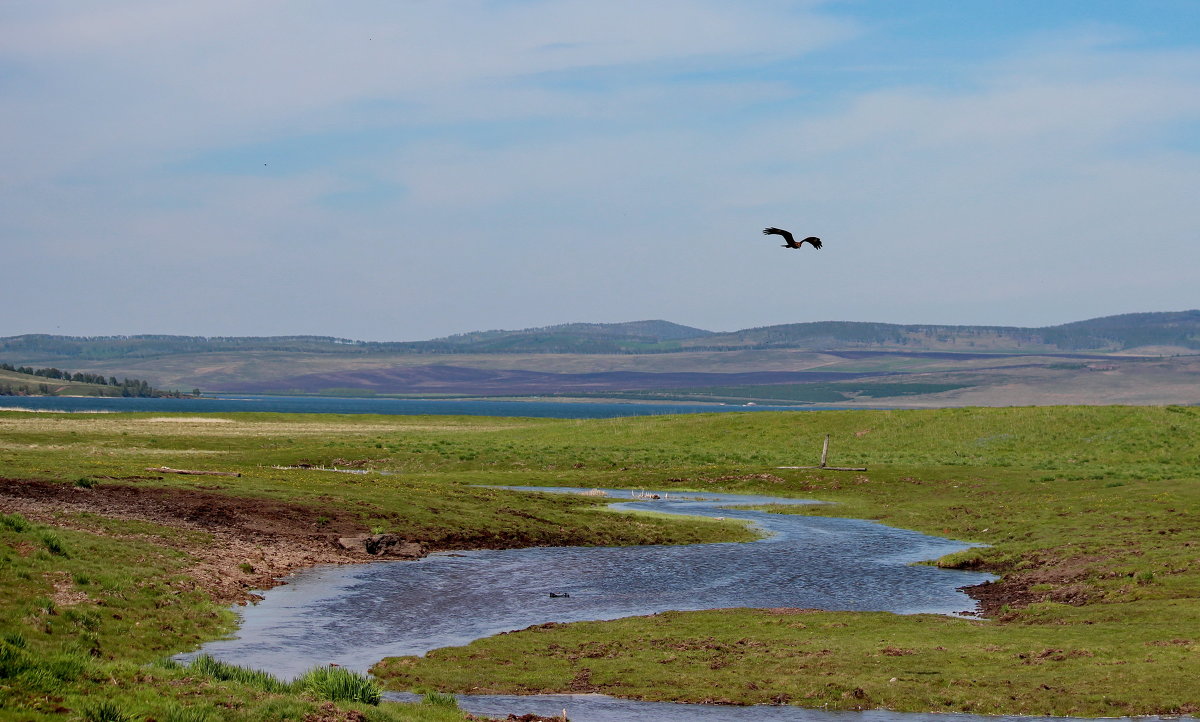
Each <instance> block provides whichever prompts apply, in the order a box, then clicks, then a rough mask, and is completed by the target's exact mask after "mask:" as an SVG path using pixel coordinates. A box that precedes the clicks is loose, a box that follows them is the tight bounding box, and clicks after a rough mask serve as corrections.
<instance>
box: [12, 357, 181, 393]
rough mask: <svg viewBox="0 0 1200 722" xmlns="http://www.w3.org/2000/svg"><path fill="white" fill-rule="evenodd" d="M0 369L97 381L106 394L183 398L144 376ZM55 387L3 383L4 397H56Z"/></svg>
mask: <svg viewBox="0 0 1200 722" xmlns="http://www.w3.org/2000/svg"><path fill="white" fill-rule="evenodd" d="M0 369H3V370H5V371H12V372H14V373H18V374H27V375H29V376H37V377H41V378H45V379H54V380H57V381H70V382H73V383H82V384H96V385H99V386H107V387H109V388H108V389H106V390H105V391H106V393H102V394H101V395H103V396H129V397H139V398H148V397H160V396H173V397H180V396H182V395H183V394H181V393H180V392H178V391H163V390H162V389H156V388H154V387H153V386H151V385H150V382H148V381H146V380H144V379H131V378H123V379H118V378H117V377H116V376H108V377H105V376H103V375H102V374H93V373H88V372H86V371H79V372H76V373H71V372H70V371H67V370H65V369H58V368H54V367H49V368H44V369H35V368H32V367H30V366H13V365H12V364H8V363H0ZM54 393H55V392H54V388H53V387H52V386H51V385H50V384H48V383H44V382H42V383H38V385H37V389H36V391H35V390H34V388H33V387H31V386H30V385H29V384H20V385H14V384H13V383H11V382H9V383H3V384H0V396H29V395H34V394H37V395H42V396H53V395H54Z"/></svg>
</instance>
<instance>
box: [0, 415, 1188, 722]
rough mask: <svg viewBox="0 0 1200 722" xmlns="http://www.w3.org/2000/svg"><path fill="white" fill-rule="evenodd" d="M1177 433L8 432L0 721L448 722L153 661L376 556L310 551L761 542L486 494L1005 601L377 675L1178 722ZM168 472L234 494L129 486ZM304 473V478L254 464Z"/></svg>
mask: <svg viewBox="0 0 1200 722" xmlns="http://www.w3.org/2000/svg"><path fill="white" fill-rule="evenodd" d="M1198 432H1200V409H1196V408H1192V407H1086V408H1084V407H1042V408H1004V409H978V408H967V409H946V410H937V411H926V410H912V411H865V410H855V411H829V412H801V413H779V414H776V413H754V414H711V415H709V414H700V415H687V416H651V417H639V418H624V419H605V420H586V421H582V420H546V419H499V418H481V417H380V416H336V415H289V416H283V415H270V414H252V413H247V414H214V415H205V416H196V415H163V414H41V413H36V414H35V413H20V412H0V477H3V478H2V479H0V511H3V512H4V514H5V515H4V517H2V518H0V581H2V582H3V585H4V588H5V589H6V591H9V593H6V595H5V596H4V599H3V600H2V601H0V630H2V633H3V636H2V637H0V640H2V641H0V710H3V711H0V719H54V718H61V717H64V716H66V717H74V718H83V719H180V720H182V719H304V716H305V715H309V714H326V713H327V714H329V715H333V716H331V717H330V718H331V719H341V718H346V719H349V718H350V717H345V715H348V714H350V712H349V710H357V711H359V712H360V713H361V714H364V715H366V718H368V719H381V720H383V719H461V718H462V714H461V713H460V712H458V711H457V710H455V709H453V708H452V707H451V706H449V705H447V704H446V703H445V698H444V697H440V696H438V695H436V694H434V695H430V696H429V698H428V699H429V702H428V703H426V704H418V705H396V704H389V703H383V704H380V705H376V704H371V701H370V697H371V695H370V694H369V690H368V692H366V693H364V692H361V689H360V692H357V693H355V694H356V695H359V696H357V697H356V696H354V695H350V696H349V697H347V696H339V694H341V693H330V692H328V691H327V690H328V688H329V687H331V686H337V685H330V684H317V683H310V682H299V681H298V682H296V683H294V684H293V683H283V682H279V681H278V680H275V681H273V682H266V681H263V680H262V679H261V678H256V677H254V675H252V674H250V673H248V672H245V671H242V672H231V671H229V670H224V671H220V670H217V671H214V668H213V667H212V665H209V666H208V667H205V666H204V665H201V666H200V667H199V668H193V667H182V666H180V665H176V664H173V663H170V662H167V661H164V659H165V658H166V657H168V656H169V655H171V654H174V653H177V652H181V651H186V650H189V649H194V648H195V647H196V646H198V644H199V643H201V642H203V641H205V640H208V639H214V638H217V637H219V636H221V635H223V634H227V633H229V632H230V630H231V625H232V615H231V614H230V613H229V612H228V611H227V609H226V607H225V604H226V603H228V602H229V601H233V600H236V599H237V598H239V595H242V598H247V597H246V595H249V594H251V593H252V590H253V588H254V587H255V586H256V585H262V584H263V583H264V580H266V582H267V583H269V580H270V576H271V575H272V574H276V573H281V572H282V571H286V570H287V569H290V568H295V567H296V566H301V565H303V564H306V563H313V562H314V561H323V560H332V561H339V562H350V561H362V560H364V559H367V558H369V557H363V558H354V557H353V556H352V555H348V554H343V555H342V556H341V557H336V556H335V557H330V558H328V559H326V558H325V557H322V556H321V554H326V553H332V552H328V551H327V550H326V547H330V546H331V545H330V539H331V538H332V537H335V536H336V535H338V534H349V533H363V534H392V535H396V536H398V537H402V538H403V539H405V540H407V541H410V542H413V543H417V544H420V545H422V546H423V547H424V548H426V549H428V550H434V549H455V548H460V549H461V548H479V547H489V546H490V547H499V546H531V545H539V544H582V545H588V544H630V543H696V542H705V541H722V540H737V539H743V540H744V539H749V538H752V536H753V533H752V532H750V531H748V530H746V529H745V528H743V527H740V526H737V525H733V524H728V523H720V522H715V521H711V520H687V519H673V518H662V517H656V516H651V515H626V514H616V513H613V512H609V511H607V510H605V509H604V507H603V504H602V502H598V501H597V500H595V499H591V498H588V497H578V496H564V497H554V498H544V497H542V496H534V495H524V494H518V493H513V492H505V491H502V490H497V489H491V488H482V487H480V486H479V485H480V484H489V485H534V486H537V485H554V486H560V485H562V486H577V487H581V488H584V489H586V488H591V487H628V488H652V489H665V490H724V491H732V492H749V493H753V492H762V493H769V494H771V495H775V496H793V497H805V498H815V499H822V500H827V501H834V502H837V503H836V504H832V505H821V506H812V507H809V506H805V507H788V508H786V509H784V508H779V509H777V511H780V512H786V513H811V514H834V515H841V516H853V517H858V518H868V519H876V520H880V521H882V522H883V523H887V524H890V525H893V526H899V527H905V528H911V529H917V530H920V531H924V532H929V533H935V534H939V535H941V536H947V537H952V538H956V539H964V540H968V541H972V542H978V543H979V544H980V546H978V547H975V548H973V549H971V550H969V551H967V552H963V553H960V554H957V555H953V556H952V557H949V558H945V559H941V560H937V563H939V564H942V565H945V566H954V567H963V568H976V569H985V570H989V571H992V572H994V573H996V574H999V575H1001V576H1002V580H1001V581H1000V582H999V583H997V584H993V585H989V587H990V588H986V589H982V590H978V591H977V595H978V598H980V599H981V601H982V605H983V609H984V610H985V613H986V618H981V619H952V618H943V617H929V616H925V615H914V616H897V615H889V614H850V613H834V612H818V611H811V610H809V611H803V612H801V611H799V610H721V611H715V612H695V613H670V614H664V615H657V616H655V617H647V618H635V619H628V620H619V621H615V622H603V623H601V622H594V623H580V624H575V625H561V626H558V627H555V628H546V629H531V630H527V631H525V632H522V633H519V634H509V635H502V636H501V637H496V638H492V639H488V640H481V641H479V642H476V643H474V644H473V645H471V646H469V647H466V648H462V649H448V650H439V651H437V652H434V653H431V654H430V655H428V657H427V658H424V659H421V660H416V659H410V658H402V659H393V660H388V661H386V662H385V663H383V664H381V665H379V666H378V667H377V668H376V675H377V676H378V678H379V681H381V682H383V683H384V684H386V685H389V686H394V687H396V688H401V689H415V690H421V691H434V690H437V691H443V692H444V691H465V690H504V691H545V690H586V691H603V692H606V693H610V694H617V695H622V696H629V697H634V698H645V699H680V700H695V701H704V700H707V701H715V702H729V703H739V704H744V703H791V704H802V705H805V706H820V707H829V708H846V709H862V708H871V707H881V706H882V707H888V708H892V709H899V710H937V711H964V710H969V711H975V712H987V713H1025V714H1079V715H1089V716H1098V715H1117V714H1146V713H1185V712H1195V711H1196V710H1197V709H1198V707H1197V705H1200V690H1198V689H1197V685H1196V684H1195V683H1194V681H1193V680H1194V679H1197V678H1200V619H1197V616H1196V599H1197V596H1200V526H1198V525H1197V520H1196V512H1197V510H1198V509H1200V505H1198V504H1197V501H1198V497H1200V491H1197V480H1198V479H1197V477H1198V476H1200V474H1198V472H1197V469H1198V468H1200V464H1198V462H1200V434H1198ZM825 434H829V435H830V437H831V455H830V463H831V464H836V465H839V466H867V467H868V469H869V471H866V472H835V471H830V470H819V469H817V470H812V469H807V470H806V469H795V470H785V469H778V468H776V467H779V466H799V465H808V464H815V463H816V460H817V456H818V454H819V451H820V446H821V440H822V439H823V438H824V436H825ZM163 466H166V467H172V468H183V469H194V470H213V471H223V472H232V473H238V474H240V476H238V477H225V476H183V475H173V474H169V473H155V472H153V471H149V469H153V468H159V467H163ZM297 466H307V467H308V468H276V467H297ZM318 467H326V468H332V467H338V468H342V469H347V468H349V469H353V470H363V471H368V472H371V473H366V474H343V473H334V472H329V471H322V470H320V469H319V468H318ZM382 472H387V473H386V474H385V473H382ZM123 499H124V500H128V499H134V500H149V499H152V500H154V504H153V505H150V504H147V505H145V507H146V508H151V507H153V508H154V509H157V510H158V512H157V514H156V515H149V514H147V513H139V512H138V509H139V508H141V507H139V505H138V504H131V503H126V504H122V503H118V502H120V501H121V500H123ZM222 500H224V501H222ZM243 502H244V503H245V507H237V506H236V503H243ZM221 503H229V504H235V507H233V508H235V510H242V511H244V510H245V508H251V507H257V508H261V509H272V510H278V512H279V513H278V514H276V515H274V517H273V518H272V519H270V520H268V519H266V517H263V518H261V519H259V520H258V521H259V522H261V524H262V525H263V526H254V525H250V524H244V525H243V526H236V525H234V526H228V527H223V526H221V525H220V524H216V523H214V522H212V520H210V519H206V518H203V517H202V515H198V514H196V513H195V512H196V510H197V509H199V508H201V507H203V506H205V505H207V506H210V507H211V506H212V505H213V504H217V505H220V504H221ZM189 504H190V506H189ZM173 505H174V506H173ZM173 509H175V510H184V511H186V512H187V513H183V511H180V512H179V513H174V514H173V513H172V510H173ZM239 513H241V511H239ZM243 521H244V520H243ZM268 521H270V523H271V524H274V526H271V525H269V524H267V522H268ZM206 524H207V525H206ZM239 535H240V537H239ZM239 539H240V540H241V542H244V543H243V544H241V545H240V546H239V545H238V544H237V542H238V541H239ZM280 540H283V541H285V542H286V545H282V546H281V545H280V544H279V542H280ZM272 544H275V545H276V546H272ZM984 545H986V546H984ZM284 547H286V548H284ZM213 549H216V550H218V551H221V550H224V552H223V553H220V554H214V553H213V551H212V550H213ZM288 549H291V550H292V551H295V552H296V554H294V555H293V556H292V557H288V556H287V554H286V553H285V552H286V551H287V550H288ZM221 563H224V564H225V566H224V567H221V566H220V564H221ZM206 565H207V567H206ZM214 565H216V566H215V567H214ZM213 569H218V570H219V571H220V572H221V576H222V579H223V582H222V584H217V583H215V582H213V581H212V578H213ZM231 584H232V586H231ZM466 657H469V658H470V664H465V663H464V658H466ZM367 682H370V681H369V680H368V681H365V682H364V681H363V680H345V681H344V684H343V685H342V686H344V687H350V688H362V689H365V688H367V687H369V686H370V685H368V684H367ZM371 684H374V682H371ZM322 690H326V691H322ZM364 700H366V701H364ZM102 703H103V705H106V706H105V707H104V709H100V706H99V705H101V704H102ZM322 705H332V706H333V707H325V708H324V711H323V708H322ZM337 715H343V716H342V717H338V716H337Z"/></svg>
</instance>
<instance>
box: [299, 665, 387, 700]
mask: <svg viewBox="0 0 1200 722" xmlns="http://www.w3.org/2000/svg"><path fill="white" fill-rule="evenodd" d="M292 687H293V688H294V689H297V690H301V691H304V692H309V693H311V694H313V695H314V696H316V697H318V698H320V699H327V700H331V701H333V702H361V703H363V704H369V705H377V704H379V700H380V698H381V696H382V694H383V692H382V690H381V689H380V688H379V685H378V684H377V683H376V682H375V680H373V679H371V678H370V677H368V676H366V675H364V674H361V673H359V672H355V671H352V670H349V669H345V668H343V667H314V668H313V669H310V670H309V671H307V672H305V673H304V674H302V675H300V677H298V678H297V679H296V681H295V682H293V683H292Z"/></svg>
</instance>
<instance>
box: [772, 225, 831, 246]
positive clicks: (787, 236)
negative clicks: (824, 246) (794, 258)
mask: <svg viewBox="0 0 1200 722" xmlns="http://www.w3.org/2000/svg"><path fill="white" fill-rule="evenodd" d="M763 233H764V234H765V235H768V236H783V240H784V241H786V243H784V244H783V248H799V247H800V246H802V245H803V244H805V243H811V244H812V247H813V248H820V247H821V239H820V238H817V237H816V236H809V237H808V238H805V239H804V240H803V241H800V242H799V243H797V242H796V239H795V238H794V237H793V236H792V234H791V233H789V232H788V231H785V230H783V229H782V228H764V229H763Z"/></svg>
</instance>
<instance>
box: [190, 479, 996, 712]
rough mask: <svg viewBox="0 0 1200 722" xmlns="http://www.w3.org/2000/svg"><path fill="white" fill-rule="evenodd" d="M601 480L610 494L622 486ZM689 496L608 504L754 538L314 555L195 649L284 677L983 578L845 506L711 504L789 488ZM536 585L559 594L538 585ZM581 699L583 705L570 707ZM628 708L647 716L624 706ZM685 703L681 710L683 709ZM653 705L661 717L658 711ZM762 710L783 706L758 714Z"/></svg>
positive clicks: (868, 606)
mask: <svg viewBox="0 0 1200 722" xmlns="http://www.w3.org/2000/svg"><path fill="white" fill-rule="evenodd" d="M540 491H546V490H545V489H540ZM558 491H571V492H577V491H578V489H570V490H558ZM609 493H610V495H611V496H613V497H617V498H620V497H621V496H627V495H628V493H629V492H628V491H627V490H624V491H621V490H610V491H609ZM703 497H704V500H703V501H699V500H690V499H689V500H685V499H671V500H661V501H652V502H632V503H624V504H621V505H619V506H620V507H621V508H642V509H654V510H656V511H670V512H674V513H685V514H695V515H703V516H723V517H727V518H742V519H749V520H753V521H754V522H755V523H756V524H757V525H758V526H760V527H762V528H763V529H764V530H765V531H766V532H768V533H769V536H768V537H766V538H764V539H762V540H759V541H756V542H750V543H740V544H734V543H730V544H704V545H690V546H640V547H592V548H588V547H542V548H533V549H510V550H487V551H472V552H457V553H439V554H434V555H431V556H429V557H427V558H425V559H422V560H420V561H416V562H374V563H369V564H361V565H353V566H333V567H318V568H314V569H309V570H305V571H302V572H299V573H297V574H295V575H293V576H291V577H289V578H288V582H289V583H288V584H287V585H286V586H282V587H277V588H275V589H272V590H270V591H268V592H266V598H265V599H264V600H263V601H262V602H260V603H259V604H258V605H256V606H253V607H248V608H244V609H240V610H239V612H240V614H241V616H242V625H241V627H240V629H239V631H238V638H237V639H231V640H224V641H219V642H213V643H210V644H208V645H205V647H204V649H203V651H204V652H206V653H209V654H212V655H213V656H214V657H217V658H218V659H222V660H225V661H228V662H232V663H235V664H240V665H246V666H250V667H256V668H260V669H266V670H268V671H270V672H272V673H274V674H276V675H279V676H281V677H287V678H290V677H293V676H295V675H297V674H299V673H301V672H303V671H304V670H306V669H308V668H309V667H312V666H314V665H321V664H328V663H336V664H340V665H342V666H346V667H350V668H352V669H357V670H366V669H367V668H368V667H369V666H370V665H372V664H374V663H375V662H377V661H379V660H380V659H382V658H384V657H387V656H394V655H407V654H423V653H425V652H427V651H429V650H431V649H436V648H438V647H445V646H456V645H462V644H466V643H468V642H470V641H472V640H474V639H478V638H480V637H484V636H489V635H493V634H496V633H498V632H503V631H509V630H513V629H521V628H524V627H527V626H529V625H532V624H541V623H545V622H551V621H553V622H572V621H581V620H591V619H616V618H619V617H626V616H631V615H639V614H651V613H654V612H659V611H666V610H699V609H714V608H722V607H815V608H822V609H831V610H860V611H866V610H882V611H892V612H898V613H917V612H932V613H939V614H952V613H957V612H961V611H965V610H971V609H973V608H974V602H973V601H972V600H971V599H970V598H968V597H967V596H966V595H965V594H963V593H962V592H960V591H957V588H958V587H961V586H965V585H970V584H977V583H980V582H982V581H985V580H987V579H990V578H992V577H990V576H989V575H986V574H980V573H977V572H963V571H952V570H944V569H937V568H936V567H932V566H925V565H920V566H914V565H913V564H912V563H913V562H916V561H920V560H925V559H933V558H936V557H939V556H942V555H944V554H948V553H951V552H954V551H958V550H961V549H964V548H966V547H967V546H968V545H966V544H964V543H961V542H956V541H950V540H947V539H938V538H935V537H930V536H926V535H924V534H919V533H917V532H912V531H905V530H902V529H893V528H890V527H886V526H883V525H881V524H877V523H873V522H868V521H861V520H855V519H833V518H823V517H807V516H792V515H783V514H768V513H764V512H758V511H750V510H744V509H729V508H722V505H725V504H733V503H743V504H745V503H758V504H761V503H780V504H797V503H807V502H802V501H797V500H795V499H772V498H768V497H757V496H738V495H728V494H704V495H703ZM551 592H554V593H562V592H566V593H569V594H570V597H569V598H551V597H550V596H549V595H550V593H551ZM498 699H500V700H502V699H503V698H487V699H486V700H485V699H475V698H471V697H464V698H463V702H462V704H463V707H464V708H465V709H468V710H471V711H475V712H481V711H484V709H483V707H481V706H480V705H494V704H505V705H506V704H508V703H507V702H502V701H497V700H498ZM518 699H519V702H518V703H516V704H514V705H512V706H507V707H505V708H504V709H505V713H507V712H509V711H520V712H527V711H535V710H537V709H540V708H541V707H543V706H545V705H550V707H546V709H548V710H550V711H549V712H543V714H551V713H558V712H559V711H561V709H562V707H563V706H567V705H566V704H564V702H563V698H561V697H557V696H548V697H545V698H544V699H543V698H539V699H540V701H538V702H537V705H539V706H538V707H534V706H533V704H534V700H531V699H529V698H524V697H522V698H518ZM489 700H490V701H489ZM585 701H586V705H585V704H584V702H585ZM554 705H558V707H554ZM571 705H573V706H572V708H571V709H570V712H571V718H572V719H573V720H576V721H577V722H582V721H584V720H632V719H655V720H667V719H679V720H684V719H689V720H690V719H737V718H736V717H733V716H729V713H730V711H729V710H728V709H724V708H722V711H723V712H725V713H726V714H725V715H724V716H720V715H718V716H714V717H701V716H698V715H700V714H701V712H700V710H711V709H713V708H710V707H709V708H706V707H703V706H693V705H665V709H657V707H656V708H655V709H657V711H653V712H650V711H647V709H649V708H647V707H646V706H645V705H644V703H635V702H627V701H619V700H611V699H609V698H603V697H599V698H597V697H591V696H588V697H583V698H579V699H578V700H575V701H573V702H571ZM585 706H586V707H588V709H591V711H590V712H585V710H584V709H583V707H585ZM695 707H699V710H695V709H694V708H695ZM633 708H636V709H639V710H641V711H639V712H637V714H638V715H648V716H633V715H634V712H633ZM689 709H690V710H693V711H690V712H685V710H689ZM616 710H621V711H619V712H618V711H616ZM668 710H670V711H671V715H674V716H671V715H668V716H664V715H665V714H666V712H667V711H668ZM755 710H756V713H757V714H758V715H759V716H755V717H754V719H781V720H782V719H787V720H808V719H813V717H812V715H816V714H825V715H826V717H822V719H826V718H827V716H828V714H829V713H818V712H814V711H812V710H802V709H800V708H794V707H786V708H755ZM767 710H781V711H780V712H778V713H777V712H772V713H771V714H772V715H775V714H784V713H786V714H787V715H791V716H782V717H777V716H769V717H768V716H762V715H763V713H765V712H767ZM491 711H493V712H498V711H499V710H496V709H493V710H491ZM705 714H708V713H707V712H705ZM739 714H740V712H739ZM679 715H683V716H679ZM903 718H904V719H906V720H911V719H912V717H911V716H907V715H906V716H903ZM745 719H749V717H745ZM856 719H862V718H861V717H856ZM889 719H891V718H890V717H889ZM939 719H944V717H939Z"/></svg>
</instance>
